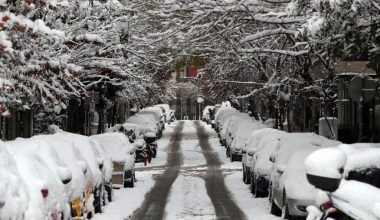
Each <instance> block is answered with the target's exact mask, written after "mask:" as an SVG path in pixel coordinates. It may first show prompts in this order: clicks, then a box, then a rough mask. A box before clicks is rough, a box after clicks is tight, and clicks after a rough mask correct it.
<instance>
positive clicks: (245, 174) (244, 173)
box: [243, 165, 247, 183]
mask: <svg viewBox="0 0 380 220" xmlns="http://www.w3.org/2000/svg"><path fill="white" fill-rule="evenodd" d="M243 182H244V183H246V182H247V173H246V172H245V169H244V165H243Z"/></svg>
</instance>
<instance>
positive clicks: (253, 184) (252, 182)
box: [249, 176, 256, 194]
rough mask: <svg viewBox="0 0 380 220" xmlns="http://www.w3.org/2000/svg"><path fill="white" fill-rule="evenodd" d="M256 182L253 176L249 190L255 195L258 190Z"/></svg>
mask: <svg viewBox="0 0 380 220" xmlns="http://www.w3.org/2000/svg"><path fill="white" fill-rule="evenodd" d="M255 185H256V184H255V182H254V178H253V176H251V184H250V185H249V189H250V191H251V193H252V194H255V192H256V188H255Z"/></svg>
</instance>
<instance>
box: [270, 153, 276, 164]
mask: <svg viewBox="0 0 380 220" xmlns="http://www.w3.org/2000/svg"><path fill="white" fill-rule="evenodd" d="M269 161H270V162H272V163H274V162H276V155H275V154H272V155H270V157H269Z"/></svg>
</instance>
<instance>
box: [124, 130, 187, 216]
mask: <svg viewBox="0 0 380 220" xmlns="http://www.w3.org/2000/svg"><path fill="white" fill-rule="evenodd" d="M183 124H184V122H179V123H178V125H177V126H176V127H175V129H174V133H173V135H172V137H171V139H170V146H169V148H170V151H169V152H168V162H167V164H166V167H167V169H166V170H165V172H164V173H163V174H162V175H161V176H159V177H158V178H157V179H156V183H155V185H154V186H153V188H152V190H151V191H150V192H149V193H148V194H146V195H145V200H144V202H143V204H142V206H141V207H140V208H139V209H138V210H137V211H136V212H135V213H134V214H133V216H132V218H131V219H133V220H161V219H163V217H164V213H165V206H166V203H167V199H168V195H169V192H170V188H171V186H172V184H173V183H174V181H175V180H176V179H177V177H178V174H179V172H180V167H181V164H182V158H183V156H182V152H181V150H180V142H181V139H182V130H183Z"/></svg>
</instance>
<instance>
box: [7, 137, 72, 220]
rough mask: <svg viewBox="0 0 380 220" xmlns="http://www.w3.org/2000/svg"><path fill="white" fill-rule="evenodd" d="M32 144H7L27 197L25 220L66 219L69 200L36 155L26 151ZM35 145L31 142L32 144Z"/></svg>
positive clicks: (55, 176) (41, 159) (53, 175)
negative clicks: (25, 188) (24, 186)
mask: <svg viewBox="0 0 380 220" xmlns="http://www.w3.org/2000/svg"><path fill="white" fill-rule="evenodd" d="M32 142H33V141H30V140H29V141H25V140H16V141H8V142H6V146H7V150H8V151H9V152H10V154H11V155H12V156H13V158H14V160H15V164H16V166H17V169H18V171H19V173H20V176H21V179H22V181H23V182H24V183H25V184H26V186H27V190H28V194H29V198H30V200H29V204H28V209H27V210H26V212H25V219H52V220H56V219H69V218H70V217H71V216H70V207H69V201H68V198H67V196H66V193H65V191H64V187H63V184H62V182H61V181H59V180H58V177H57V174H55V173H54V172H53V171H52V169H50V168H49V165H48V164H47V163H46V162H45V161H44V159H43V158H42V156H41V155H39V154H38V152H31V151H27V150H25V148H26V147H28V145H30V144H32ZM33 144H34V143H33Z"/></svg>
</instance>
